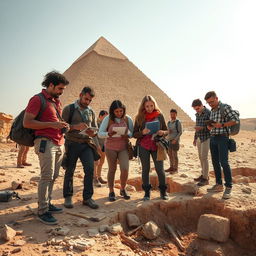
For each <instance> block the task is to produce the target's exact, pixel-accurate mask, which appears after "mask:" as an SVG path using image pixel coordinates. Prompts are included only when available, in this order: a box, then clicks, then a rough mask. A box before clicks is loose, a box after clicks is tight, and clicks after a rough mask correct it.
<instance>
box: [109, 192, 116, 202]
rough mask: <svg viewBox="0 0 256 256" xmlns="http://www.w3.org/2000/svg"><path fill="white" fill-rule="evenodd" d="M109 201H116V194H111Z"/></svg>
mask: <svg viewBox="0 0 256 256" xmlns="http://www.w3.org/2000/svg"><path fill="white" fill-rule="evenodd" d="M108 199H109V201H110V202H114V201H116V195H115V192H110V193H109V195H108Z"/></svg>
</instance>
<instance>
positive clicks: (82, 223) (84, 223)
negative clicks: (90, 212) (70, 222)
mask: <svg viewBox="0 0 256 256" xmlns="http://www.w3.org/2000/svg"><path fill="white" fill-rule="evenodd" d="M89 224H90V223H89V221H88V220H86V219H82V218H80V219H79V220H78V221H77V222H76V223H75V225H76V226H78V227H88V226H89Z"/></svg>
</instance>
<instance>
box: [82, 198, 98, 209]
mask: <svg viewBox="0 0 256 256" xmlns="http://www.w3.org/2000/svg"><path fill="white" fill-rule="evenodd" d="M83 205H87V206H89V207H90V208H92V209H98V208H99V205H97V204H96V203H95V201H94V200H93V199H92V198H89V199H87V200H83Z"/></svg>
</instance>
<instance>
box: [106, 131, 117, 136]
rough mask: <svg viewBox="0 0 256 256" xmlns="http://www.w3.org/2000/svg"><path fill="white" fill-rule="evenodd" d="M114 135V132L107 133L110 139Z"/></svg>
mask: <svg viewBox="0 0 256 256" xmlns="http://www.w3.org/2000/svg"><path fill="white" fill-rule="evenodd" d="M115 134H116V132H115V131H112V132H108V136H109V137H112V136H113V135H115Z"/></svg>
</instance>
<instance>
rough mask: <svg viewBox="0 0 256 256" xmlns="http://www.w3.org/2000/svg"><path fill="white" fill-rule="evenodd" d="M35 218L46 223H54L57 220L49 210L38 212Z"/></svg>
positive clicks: (56, 222)
mask: <svg viewBox="0 0 256 256" xmlns="http://www.w3.org/2000/svg"><path fill="white" fill-rule="evenodd" d="M37 218H38V219H39V220H40V221H41V222H43V223H44V224H46V225H56V224H58V221H57V220H56V219H55V218H54V217H53V216H52V214H51V213H50V212H45V213H43V214H38V216H37Z"/></svg>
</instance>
